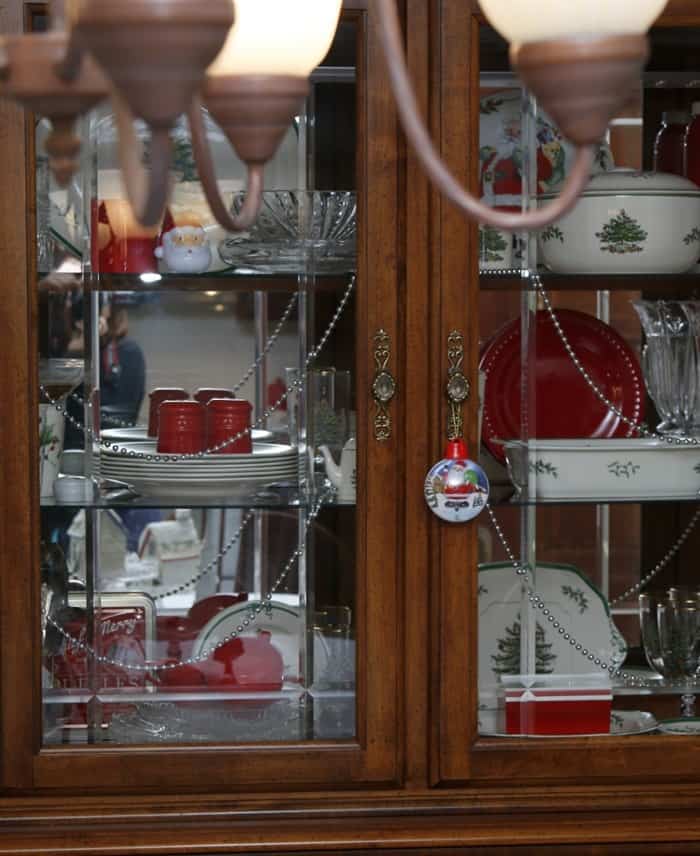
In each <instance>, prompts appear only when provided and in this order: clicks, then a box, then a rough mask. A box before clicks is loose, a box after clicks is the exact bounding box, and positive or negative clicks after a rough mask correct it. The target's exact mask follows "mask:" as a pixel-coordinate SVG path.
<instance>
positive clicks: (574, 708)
mask: <svg viewBox="0 0 700 856" xmlns="http://www.w3.org/2000/svg"><path fill="white" fill-rule="evenodd" d="M533 678H534V680H533ZM502 681H503V683H504V685H505V712H506V731H507V732H508V734H542V735H548V734H556V735H562V736H565V735H568V734H609V733H610V711H611V709H612V690H611V688H610V683H609V681H608V679H607V677H606V676H605V675H601V676H598V675H537V676H532V678H530V679H528V678H526V679H525V680H523V678H522V677H521V676H513V677H509V676H504V677H503V678H502ZM515 684H519V686H517V685H515Z"/></svg>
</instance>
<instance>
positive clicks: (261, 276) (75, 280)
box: [40, 270, 353, 293]
mask: <svg viewBox="0 0 700 856" xmlns="http://www.w3.org/2000/svg"><path fill="white" fill-rule="evenodd" d="M351 276H353V271H350V270H349V271H347V272H346V273H337V274H336V273H333V274H323V273H321V274H319V273H313V274H312V273H308V272H304V271H299V272H298V273H256V272H254V271H251V270H240V271H226V272H222V273H203V274H176V273H166V274H138V273H124V274H115V273H100V274H85V275H84V276H81V275H78V274H73V273H53V274H51V277H50V281H49V280H48V279H47V277H46V276H44V277H43V278H42V275H40V288H41V287H43V286H45V287H46V288H47V289H50V290H51V289H52V290H53V291H60V290H61V288H62V287H63V288H66V289H71V288H76V287H82V288H84V289H85V290H86V291H88V292H102V291H104V292H110V291H125V292H148V293H158V292H163V291H195V292H203V291H205V290H207V287H208V286H210V287H211V290H212V291H297V290H298V289H299V288H300V286H301V287H305V288H306V287H310V288H313V289H314V290H328V291H332V290H334V289H337V288H342V287H344V286H346V285H347V284H348V281H349V279H350V277H351Z"/></svg>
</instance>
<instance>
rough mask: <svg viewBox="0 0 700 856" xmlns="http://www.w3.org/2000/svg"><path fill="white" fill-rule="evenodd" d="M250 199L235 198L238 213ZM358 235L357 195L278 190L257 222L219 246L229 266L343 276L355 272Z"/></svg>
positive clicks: (265, 196) (268, 197)
mask: <svg viewBox="0 0 700 856" xmlns="http://www.w3.org/2000/svg"><path fill="white" fill-rule="evenodd" d="M244 201H245V194H244V193H239V194H236V196H234V199H233V211H234V213H236V214H238V213H239V212H240V210H241V208H242V206H243V202H244ZM356 231H357V198H356V194H355V193H351V192H344V191H335V190H323V191H321V190H314V191H306V190H275V191H270V192H267V193H264V194H263V203H262V210H261V212H260V215H259V217H258V220H257V222H256V224H255V225H254V226H253V227H252V228H251V230H250V232H249V233H247V234H245V235H232V236H229V237H227V238H226V239H225V240H224V241H222V243H221V244H220V245H219V255H220V256H221V259H222V261H224V262H225V263H226V264H228V265H231V266H234V267H237V268H240V267H243V268H250V269H252V270H254V271H256V272H258V273H275V272H276V273H282V272H291V273H294V272H298V271H304V270H306V269H308V270H312V271H314V272H316V273H343V272H347V271H351V270H353V269H354V264H355V246H356Z"/></svg>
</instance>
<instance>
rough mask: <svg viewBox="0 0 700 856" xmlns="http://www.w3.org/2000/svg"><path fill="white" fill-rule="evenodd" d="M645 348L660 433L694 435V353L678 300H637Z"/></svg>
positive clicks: (683, 309) (648, 381)
mask: <svg viewBox="0 0 700 856" xmlns="http://www.w3.org/2000/svg"><path fill="white" fill-rule="evenodd" d="M633 305H634V308H635V310H636V312H637V315H638V316H639V320H640V321H641V323H642V328H643V330H644V334H645V336H646V345H645V347H644V350H643V352H642V364H643V369H644V378H645V381H646V385H647V389H648V391H649V395H650V396H651V398H652V400H653V402H654V404H655V406H656V409H657V411H658V413H659V416H661V422H660V423H659V424H658V425H657V427H656V429H657V431H659V432H660V433H680V434H684V435H688V434H692V433H694V421H695V408H696V400H697V398H698V396H697V393H698V377H697V365H698V360H697V354H696V347H695V339H694V336H693V335H691V330H692V328H691V323H690V321H689V320H688V315H687V310H686V306H685V304H684V303H682V302H681V301H664V300H637V301H634V303H633Z"/></svg>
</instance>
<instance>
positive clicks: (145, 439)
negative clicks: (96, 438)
mask: <svg viewBox="0 0 700 856" xmlns="http://www.w3.org/2000/svg"><path fill="white" fill-rule="evenodd" d="M251 436H252V438H253V442H254V443H255V442H257V441H259V442H261V443H265V442H267V441H268V440H272V436H273V435H272V431H263V430H262V429H260V428H253V430H252V431H251ZM100 437H101V438H102V439H103V440H108V441H109V442H110V443H154V442H155V439H154V438H153V437H149V436H148V428H147V426H146V425H134V426H133V427H131V428H105V429H103V430H102V431H101V432H100Z"/></svg>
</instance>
